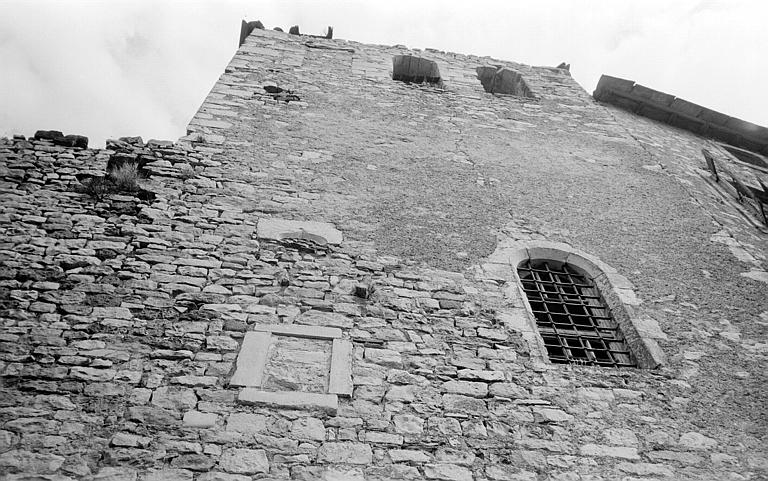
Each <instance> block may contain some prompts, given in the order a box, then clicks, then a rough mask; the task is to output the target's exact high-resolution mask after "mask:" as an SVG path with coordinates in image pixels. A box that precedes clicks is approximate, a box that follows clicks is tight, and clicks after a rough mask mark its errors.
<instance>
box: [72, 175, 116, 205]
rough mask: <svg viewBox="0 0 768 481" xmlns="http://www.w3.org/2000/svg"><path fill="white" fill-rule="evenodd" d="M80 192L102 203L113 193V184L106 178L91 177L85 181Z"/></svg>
mask: <svg viewBox="0 0 768 481" xmlns="http://www.w3.org/2000/svg"><path fill="white" fill-rule="evenodd" d="M78 190H80V191H81V192H82V193H84V194H87V195H89V196H90V197H93V198H94V199H96V200H97V201H99V202H101V201H102V200H104V197H106V196H108V195H109V194H111V193H112V190H113V188H112V184H111V183H110V182H109V181H108V180H107V179H105V178H104V177H91V178H90V179H86V180H84V181H83V182H82V187H81V188H80V189H78Z"/></svg>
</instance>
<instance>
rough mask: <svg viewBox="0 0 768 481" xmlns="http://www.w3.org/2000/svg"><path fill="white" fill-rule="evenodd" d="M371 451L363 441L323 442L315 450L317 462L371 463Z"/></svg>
mask: <svg viewBox="0 0 768 481" xmlns="http://www.w3.org/2000/svg"><path fill="white" fill-rule="evenodd" d="M372 461H373V451H371V447H370V446H369V445H367V444H363V443H353V442H333V443H323V444H322V446H320V448H319V449H318V450H317V462H318V463H345V464H371V462H372Z"/></svg>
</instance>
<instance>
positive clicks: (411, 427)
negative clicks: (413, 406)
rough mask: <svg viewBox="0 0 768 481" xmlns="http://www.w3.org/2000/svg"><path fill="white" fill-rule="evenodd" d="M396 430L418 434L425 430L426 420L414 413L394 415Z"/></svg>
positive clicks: (402, 432)
mask: <svg viewBox="0 0 768 481" xmlns="http://www.w3.org/2000/svg"><path fill="white" fill-rule="evenodd" d="M394 422H395V431H397V432H398V433H401V434H413V435H418V434H421V433H423V432H424V420H423V419H421V418H420V417H418V416H414V415H412V414H397V415H395V416H394Z"/></svg>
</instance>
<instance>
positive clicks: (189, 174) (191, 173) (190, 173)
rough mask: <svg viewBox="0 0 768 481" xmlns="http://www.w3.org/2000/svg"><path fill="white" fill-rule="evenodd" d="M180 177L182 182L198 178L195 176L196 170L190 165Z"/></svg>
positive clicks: (182, 171) (187, 165) (182, 169)
mask: <svg viewBox="0 0 768 481" xmlns="http://www.w3.org/2000/svg"><path fill="white" fill-rule="evenodd" d="M179 177H180V178H181V180H189V179H194V178H195V177H197V174H195V168H194V167H192V166H191V165H189V164H186V165H184V166H183V167H182V168H181V171H180V172H179Z"/></svg>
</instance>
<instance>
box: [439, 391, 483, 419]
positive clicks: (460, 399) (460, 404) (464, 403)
mask: <svg viewBox="0 0 768 481" xmlns="http://www.w3.org/2000/svg"><path fill="white" fill-rule="evenodd" d="M443 408H444V409H445V410H446V411H448V412H452V413H462V414H469V415H470V416H472V415H475V416H483V415H485V414H487V413H488V408H487V407H486V405H485V401H483V400H482V399H477V398H473V397H469V396H462V395H459V394H444V395H443Z"/></svg>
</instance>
